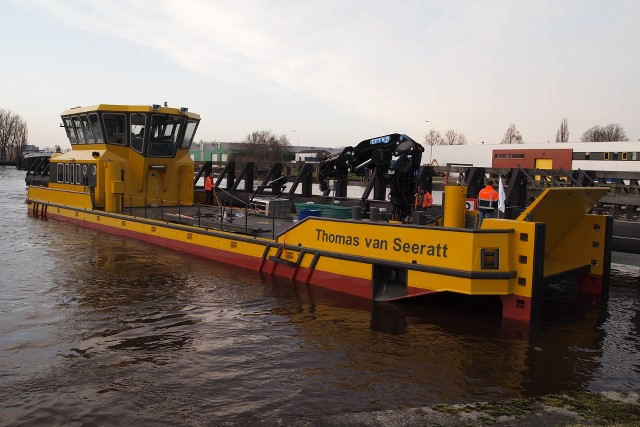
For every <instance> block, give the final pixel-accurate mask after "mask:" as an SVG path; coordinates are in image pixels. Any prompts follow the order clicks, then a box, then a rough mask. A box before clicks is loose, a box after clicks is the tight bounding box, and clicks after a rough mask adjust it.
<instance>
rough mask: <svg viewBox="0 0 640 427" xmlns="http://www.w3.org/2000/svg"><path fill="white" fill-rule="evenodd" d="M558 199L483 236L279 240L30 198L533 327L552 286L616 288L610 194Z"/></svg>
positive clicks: (289, 232) (203, 248) (51, 197)
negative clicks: (605, 199)
mask: <svg viewBox="0 0 640 427" xmlns="http://www.w3.org/2000/svg"><path fill="white" fill-rule="evenodd" d="M556 190H564V189H549V190H547V192H545V193H544V194H543V195H542V196H541V197H540V199H539V200H538V201H536V203H534V204H532V208H530V209H529V212H525V213H523V216H522V217H521V219H520V218H519V219H518V220H504V219H486V220H485V221H484V222H483V226H482V228H481V229H466V228H456V227H425V226H419V225H406V224H399V223H387V222H372V221H366V220H362V221H356V220H348V219H330V218H321V217H308V218H306V219H304V220H303V221H300V222H298V223H291V224H290V227H289V228H287V229H283V231H282V232H280V233H278V235H277V236H274V237H273V238H263V237H255V236H249V235H241V234H236V233H233V232H226V231H220V230H214V229H203V228H202V227H197V226H189V225H183V224H177V223H171V222H167V221H160V220H155V219H145V218H140V217H135V216H131V215H127V214H125V213H123V212H122V211H121V212H105V211H101V210H95V209H91V208H90V206H87V203H89V202H87V201H86V200H88V199H87V198H86V197H88V195H87V196H85V198H84V199H83V196H82V195H80V194H67V193H66V192H60V191H55V190H51V189H47V188H43V187H31V188H29V196H28V202H29V203H30V213H31V214H32V215H33V216H35V217H40V218H56V219H60V220H63V221H68V222H72V223H76V224H79V225H81V226H84V227H89V228H93V229H97V230H101V231H105V232H109V233H113V234H118V235H123V236H127V237H131V238H135V239H140V240H144V241H147V242H150V243H153V244H158V245H161V246H164V247H167V248H171V249H175V250H179V251H183V252H187V253H191V254H195V255H198V256H201V257H205V258H209V259H212V260H216V261H220V262H225V263H229V264H233V265H237V266H241V267H245V268H249V269H252V270H255V271H259V272H261V273H265V274H271V275H276V276H281V277H286V278H289V279H291V280H294V281H299V282H303V283H308V284H313V285H318V286H323V287H326V288H329V289H332V290H335V291H339V292H345V293H349V294H352V295H356V296H359V297H364V298H370V299H375V300H384V301H393V300H400V299H405V298H411V297H415V296H419V295H425V294H429V293H433V292H455V293H460V294H465V295H495V296H500V297H501V298H502V302H503V313H502V314H503V317H505V318H509V319H514V320H519V321H524V322H530V321H532V320H533V319H535V318H536V317H537V316H538V315H539V312H540V305H541V292H542V290H543V286H544V285H545V283H548V282H549V281H551V280H556V279H558V278H561V277H564V276H574V277H578V279H579V281H580V289H581V290H582V291H585V292H590V293H594V294H602V293H603V292H605V291H606V289H605V288H606V284H607V283H608V272H609V263H610V260H609V250H608V247H609V244H610V239H611V236H610V234H611V233H610V230H611V227H612V220H611V218H610V217H606V216H601V215H587V214H586V211H585V209H587V207H588V206H589V203H591V201H592V200H595V199H597V198H599V197H600V196H601V193H602V191H603V190H600V189H593V188H590V189H576V188H573V189H571V192H566V191H564V192H563V191H556ZM67 202H68V203H67ZM553 203H559V204H562V205H565V206H567V205H570V206H571V207H569V208H567V209H568V213H569V216H570V217H571V219H570V220H569V219H567V218H566V217H563V219H558V218H557V217H558V215H557V214H556V213H555V212H553V211H552V210H549V206H550V204H553ZM76 205H77V206H78V207H76ZM574 205H575V206H574ZM536 206H537V208H536ZM574 211H575V212H574ZM587 211H588V209H587Z"/></svg>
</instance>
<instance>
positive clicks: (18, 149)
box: [8, 120, 29, 164]
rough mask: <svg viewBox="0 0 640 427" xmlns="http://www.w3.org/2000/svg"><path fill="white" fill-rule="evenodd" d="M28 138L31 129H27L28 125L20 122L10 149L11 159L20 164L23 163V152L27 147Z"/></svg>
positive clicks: (10, 142)
mask: <svg viewBox="0 0 640 427" xmlns="http://www.w3.org/2000/svg"><path fill="white" fill-rule="evenodd" d="M28 136H29V129H28V128H27V123H26V122H25V121H23V120H19V121H18V124H17V125H16V127H15V131H14V132H13V135H12V136H11V141H9V147H8V151H9V158H11V159H14V160H16V161H17V162H18V164H20V162H22V156H23V151H24V148H25V147H26V145H27V142H28Z"/></svg>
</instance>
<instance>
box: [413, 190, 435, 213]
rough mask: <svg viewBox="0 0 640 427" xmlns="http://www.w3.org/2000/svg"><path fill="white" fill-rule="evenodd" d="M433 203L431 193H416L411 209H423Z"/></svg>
mask: <svg viewBox="0 0 640 427" xmlns="http://www.w3.org/2000/svg"><path fill="white" fill-rule="evenodd" d="M432 203H433V197H431V193H429V192H428V191H425V192H424V193H416V199H415V201H414V202H413V209H418V208H420V209H424V208H428V207H429V206H431V204H432Z"/></svg>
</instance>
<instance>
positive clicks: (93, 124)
mask: <svg viewBox="0 0 640 427" xmlns="http://www.w3.org/2000/svg"><path fill="white" fill-rule="evenodd" d="M89 127H90V128H91V130H92V132H93V137H94V139H95V142H96V144H104V139H103V138H102V129H101V128H100V119H99V118H98V114H97V113H91V114H89Z"/></svg>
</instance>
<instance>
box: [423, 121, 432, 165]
mask: <svg viewBox="0 0 640 427" xmlns="http://www.w3.org/2000/svg"><path fill="white" fill-rule="evenodd" d="M424 122H425V123H431V129H433V123H432V122H431V121H430V120H425V121H424ZM433 142H434V141H433V138H431V140H430V141H429V166H431V164H432V162H433Z"/></svg>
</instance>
